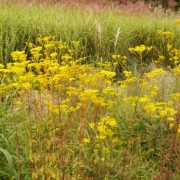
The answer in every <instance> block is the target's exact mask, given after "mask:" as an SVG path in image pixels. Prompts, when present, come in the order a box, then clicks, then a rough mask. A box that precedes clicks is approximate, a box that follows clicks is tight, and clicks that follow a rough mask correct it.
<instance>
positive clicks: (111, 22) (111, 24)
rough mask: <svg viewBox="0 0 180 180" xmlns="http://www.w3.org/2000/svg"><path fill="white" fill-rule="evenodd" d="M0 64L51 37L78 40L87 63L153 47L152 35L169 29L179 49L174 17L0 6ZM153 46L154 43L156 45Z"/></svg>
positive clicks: (97, 9) (59, 7) (92, 8)
mask: <svg viewBox="0 0 180 180" xmlns="http://www.w3.org/2000/svg"><path fill="white" fill-rule="evenodd" d="M0 9H1V12H0V23H1V29H0V60H1V62H3V63H7V62H9V61H11V60H12V59H11V58H10V56H9V54H10V52H12V51H14V50H19V49H23V48H24V47H25V42H28V41H29V42H30V41H31V42H33V43H35V42H36V39H37V37H43V36H45V35H54V36H56V37H57V38H58V39H61V40H63V41H66V42H67V43H68V44H69V43H70V42H71V41H72V40H79V41H81V42H82V43H83V46H85V48H86V54H87V56H88V58H89V59H90V60H97V59H100V58H102V59H103V60H104V61H106V60H109V59H110V55H111V54H114V53H117V52H118V53H122V52H123V53H126V54H128V52H127V49H128V47H130V46H131V47H132V46H134V45H138V44H139V43H142V44H145V45H150V44H151V45H154V44H157V46H158V42H157V38H156V36H155V31H156V30H157V29H162V30H165V29H169V30H170V31H172V32H173V33H175V36H176V37H177V39H176V42H175V43H176V45H177V46H179V43H180V42H179V40H178V39H179V38H178V37H179V33H178V32H179V31H178V30H177V29H176V28H175V27H174V26H173V21H174V20H175V16H174V15H169V16H166V15H164V14H163V13H159V14H157V13H154V14H153V13H152V14H150V15H149V14H148V15H146V14H145V15H143V16H142V14H141V13H140V14H137V15H132V13H131V11H130V10H127V9H122V10H121V8H117V7H114V6H113V5H111V6H105V7H104V8H102V6H100V7H99V6H98V5H96V6H92V5H84V6H80V7H77V6H75V5H72V6H71V7H67V6H65V5H63V4H62V5H61V4H57V3H54V4H53V5H49V6H48V5H44V4H38V5H37V4H35V3H32V4H26V5H24V4H23V3H22V4H11V3H9V4H8V3H1V4H0ZM156 42H157V43H156Z"/></svg>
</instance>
